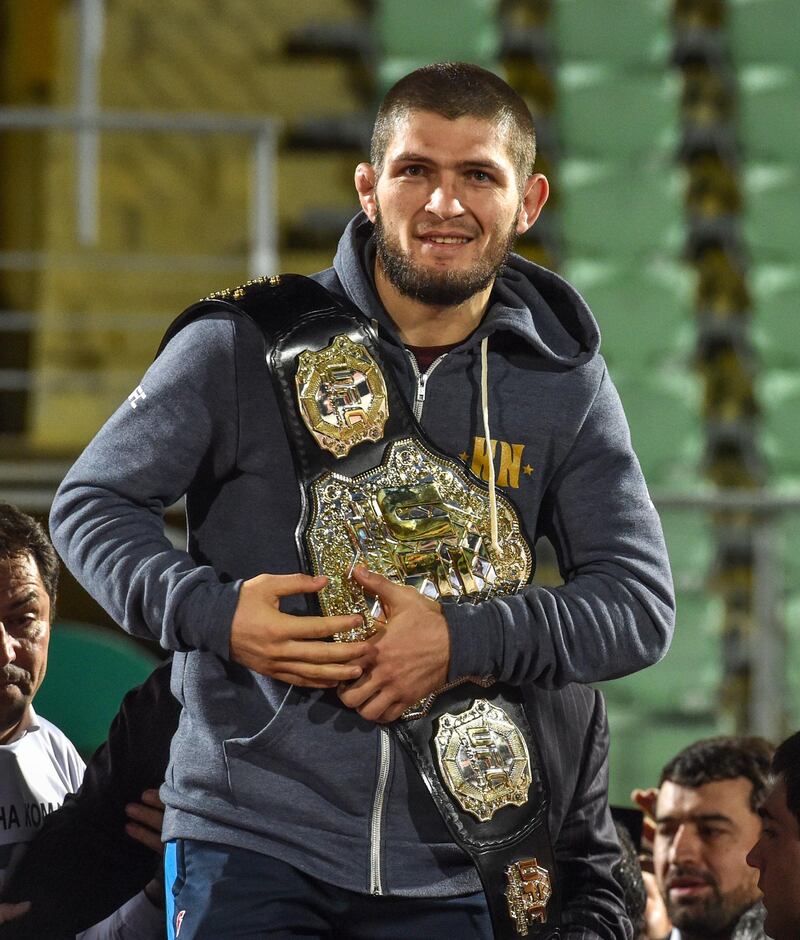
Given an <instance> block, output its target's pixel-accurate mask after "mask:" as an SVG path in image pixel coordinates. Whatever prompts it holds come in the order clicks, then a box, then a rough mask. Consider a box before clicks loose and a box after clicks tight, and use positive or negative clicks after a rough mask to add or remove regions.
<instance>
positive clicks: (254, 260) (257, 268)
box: [250, 124, 278, 277]
mask: <svg viewBox="0 0 800 940" xmlns="http://www.w3.org/2000/svg"><path fill="white" fill-rule="evenodd" d="M276 150H277V148H276V146H275V133H274V129H273V127H272V125H270V124H265V125H264V126H263V127H262V128H260V129H259V130H258V132H257V133H256V135H255V141H254V147H253V188H252V195H251V197H250V229H251V231H250V243H251V249H250V273H251V275H252V276H253V277H258V276H260V275H268V274H275V273H276V272H277V269H278V245H277V242H278V239H277V218H276V215H277V207H276V204H275V203H276V198H275V160H276V156H277V154H276Z"/></svg>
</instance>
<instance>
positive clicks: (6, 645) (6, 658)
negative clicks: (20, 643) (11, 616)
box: [0, 620, 17, 666]
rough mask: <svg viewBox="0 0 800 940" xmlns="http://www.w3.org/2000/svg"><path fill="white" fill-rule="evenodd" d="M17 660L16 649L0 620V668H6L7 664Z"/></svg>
mask: <svg viewBox="0 0 800 940" xmlns="http://www.w3.org/2000/svg"><path fill="white" fill-rule="evenodd" d="M16 658H17V647H16V644H15V643H14V640H13V639H12V637H11V635H10V634H9V632H8V630H6V626H5V624H4V623H3V621H2V620H0V666H7V665H8V664H9V663H13V662H14V660H15V659H16Z"/></svg>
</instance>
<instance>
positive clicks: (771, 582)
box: [749, 513, 787, 742]
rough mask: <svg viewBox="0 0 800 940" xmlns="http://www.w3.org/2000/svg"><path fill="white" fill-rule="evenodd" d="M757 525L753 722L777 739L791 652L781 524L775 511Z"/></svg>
mask: <svg viewBox="0 0 800 940" xmlns="http://www.w3.org/2000/svg"><path fill="white" fill-rule="evenodd" d="M755 526H756V528H755V532H754V535H753V546H754V548H755V566H754V567H755V571H754V574H755V578H754V586H753V606H752V611H753V621H754V622H753V629H752V630H751V633H750V663H751V685H750V689H751V695H750V703H749V706H750V713H749V725H750V730H751V731H752V732H753V733H754V734H760V735H762V736H763V737H765V738H769V739H770V740H772V741H775V742H777V741H780V740H781V738H782V737H783V735H784V732H785V730H786V729H785V723H786V714H785V702H786V697H785V692H786V665H785V664H786V654H787V650H786V634H785V631H784V628H783V622H782V618H781V617H780V615H779V614H778V605H779V603H780V601H781V600H782V596H783V594H782V588H783V584H782V578H781V569H780V563H779V561H778V558H777V557H776V555H777V552H776V551H775V538H776V536H777V532H778V526H777V524H776V520H775V517H774V515H773V514H771V513H767V514H764V515H762V516H761V517H760V518H759V519H758V521H757V522H756V523H755Z"/></svg>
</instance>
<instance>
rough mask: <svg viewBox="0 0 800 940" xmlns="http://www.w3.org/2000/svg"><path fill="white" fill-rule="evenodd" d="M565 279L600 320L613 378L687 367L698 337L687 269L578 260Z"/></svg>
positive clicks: (568, 267) (569, 263) (659, 264)
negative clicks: (661, 369) (618, 372)
mask: <svg viewBox="0 0 800 940" xmlns="http://www.w3.org/2000/svg"><path fill="white" fill-rule="evenodd" d="M564 274H565V276H566V277H567V279H568V280H569V281H570V283H572V284H573V285H574V286H575V287H576V288H577V289H578V290H579V291H580V292H581V294H582V295H583V297H584V298H585V300H586V301H587V303H588V304H589V306H590V307H591V308H592V311H593V313H594V315H595V317H596V318H597V321H598V324H599V325H600V332H601V335H602V346H601V350H602V353H603V356H604V357H605V359H606V362H607V363H608V365H609V368H610V369H611V374H612V376H614V375H616V373H617V371H618V370H619V371H625V372H626V373H627V374H628V375H630V374H649V373H650V372H652V370H653V369H658V368H659V367H663V368H668V367H671V366H675V365H676V364H677V365H678V366H684V365H685V364H686V362H687V361H688V359H689V357H690V355H691V352H692V347H693V344H694V332H695V328H694V323H693V321H692V316H691V301H692V288H693V282H692V279H691V275H690V272H689V270H688V269H687V268H686V266H684V265H681V264H679V263H678V262H672V261H667V260H661V261H658V260H657V261H651V262H649V263H644V264H634V263H632V262H625V261H616V260H599V259H592V258H585V259H580V258H577V259H572V260H569V261H567V262H566V263H565V264H564Z"/></svg>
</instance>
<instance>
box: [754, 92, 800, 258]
mask: <svg viewBox="0 0 800 940" xmlns="http://www.w3.org/2000/svg"><path fill="white" fill-rule="evenodd" d="M798 92H800V88H798ZM797 119H798V122H800V113H798V116H797ZM798 156H800V154H798ZM744 192H745V211H744V219H745V236H746V240H747V246H748V249H749V251H750V252H751V253H752V255H753V257H754V258H755V259H757V260H777V261H781V260H783V261H793V262H797V261H798V260H799V259H800V234H798V231H799V230H798V220H800V171H798V169H797V165H796V164H795V163H791V164H789V163H751V164H749V165H748V166H747V167H746V169H745V172H744Z"/></svg>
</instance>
